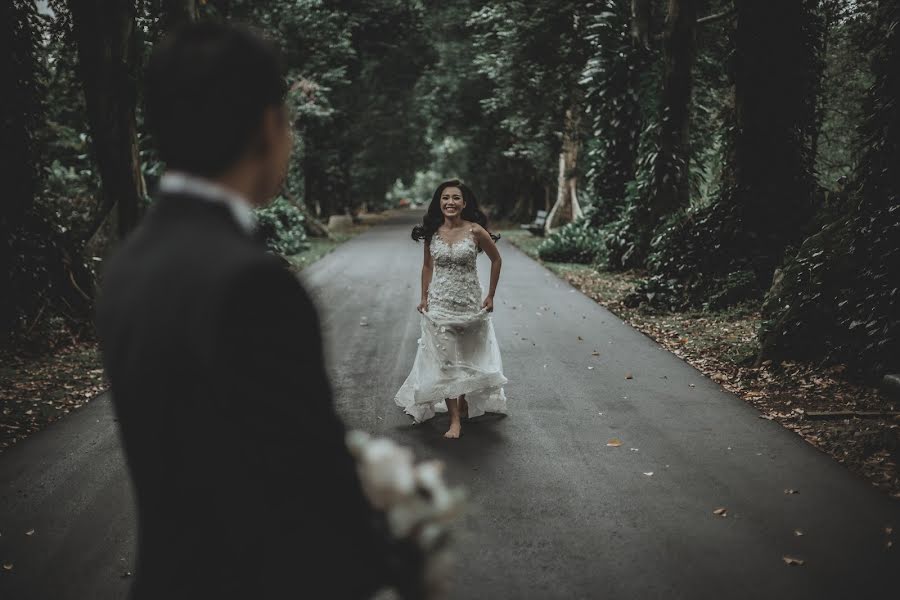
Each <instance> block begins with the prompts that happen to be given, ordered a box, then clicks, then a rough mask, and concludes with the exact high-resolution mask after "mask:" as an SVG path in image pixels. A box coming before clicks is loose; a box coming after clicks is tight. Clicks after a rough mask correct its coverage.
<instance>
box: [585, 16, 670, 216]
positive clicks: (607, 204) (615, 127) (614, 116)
mask: <svg viewBox="0 0 900 600" xmlns="http://www.w3.org/2000/svg"><path fill="white" fill-rule="evenodd" d="M630 4H631V3H630V2H629V0H603V1H602V2H598V3H597V5H596V11H595V12H597V13H598V14H596V15H595V16H593V17H592V21H591V22H590V24H589V25H588V28H587V37H588V43H589V45H590V58H589V59H588V61H587V65H586V66H585V69H584V72H583V74H582V81H581V84H582V87H583V88H584V90H585V101H586V105H587V106H589V107H590V112H589V113H588V115H587V116H588V118H589V121H590V132H591V136H590V137H589V139H588V141H587V143H586V148H585V153H584V154H585V160H584V163H585V168H584V171H585V179H586V180H587V183H588V186H589V188H590V192H591V194H592V195H593V196H594V198H595V201H594V203H595V206H596V208H597V210H596V211H595V212H594V213H593V216H592V221H593V225H594V226H602V225H605V224H607V223H609V222H611V221H613V220H614V219H616V218H618V217H619V216H620V212H621V210H622V208H624V206H625V204H626V193H627V187H628V184H629V182H631V181H633V180H634V179H635V169H636V166H637V158H638V141H639V139H640V134H641V131H642V129H643V126H644V122H645V118H644V117H645V115H644V111H643V109H642V102H641V100H642V98H644V99H645V100H644V103H643V104H650V103H649V102H648V101H647V100H646V99H647V98H650V97H652V94H651V93H648V90H647V89H645V88H646V87H649V86H648V82H649V81H648V80H651V79H653V78H652V73H651V74H650V75H651V77H648V76H647V73H646V72H647V71H648V69H647V67H648V62H649V61H648V57H649V52H647V50H646V49H645V48H643V47H637V48H636V47H635V44H634V40H633V38H632V35H636V36H637V39H638V40H640V39H641V35H642V34H641V33H640V31H635V32H632V33H630V32H629V30H628V24H629V22H630V21H631V17H630V15H631V8H630ZM638 10H640V7H638ZM634 27H635V29H636V30H637V29H638V27H637V25H634Z"/></svg>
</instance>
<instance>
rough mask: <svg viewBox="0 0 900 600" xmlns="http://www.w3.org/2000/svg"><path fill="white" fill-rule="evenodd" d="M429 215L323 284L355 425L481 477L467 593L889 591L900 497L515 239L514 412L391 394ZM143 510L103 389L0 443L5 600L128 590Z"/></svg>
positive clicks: (328, 327)
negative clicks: (29, 432) (6, 445)
mask: <svg viewBox="0 0 900 600" xmlns="http://www.w3.org/2000/svg"><path fill="white" fill-rule="evenodd" d="M420 217H421V214H420V213H416V212H410V213H408V214H406V213H404V214H400V215H397V216H395V217H393V218H392V219H391V220H390V221H388V222H386V223H385V224H383V225H380V226H377V227H374V228H372V229H371V230H370V231H368V232H366V233H364V234H362V235H360V236H358V237H356V238H354V239H352V240H350V241H349V242H347V243H345V244H344V245H342V246H341V247H340V248H338V249H337V250H336V251H335V252H334V253H332V254H331V255H329V256H327V257H325V258H324V259H322V260H321V261H320V262H318V263H316V264H315V265H313V266H312V267H310V268H309V269H307V270H306V271H305V272H304V279H305V280H306V282H307V284H308V286H309V288H310V289H311V290H312V292H313V294H314V296H315V297H316V299H317V302H318V304H319V306H320V310H321V316H322V323H323V327H324V329H325V333H326V340H327V344H328V355H329V357H330V365H331V370H332V373H333V382H334V389H335V398H336V403H337V408H338V411H339V412H340V414H341V415H342V416H343V417H344V419H345V420H346V422H347V424H348V426H349V427H353V428H360V429H364V430H367V431H370V432H373V433H376V434H382V435H387V436H390V437H392V438H394V439H396V440H397V441H399V442H401V443H404V444H408V445H411V446H413V447H414V448H415V449H416V451H417V452H418V454H419V455H420V456H422V457H439V458H442V459H444V460H445V461H446V463H447V465H448V475H449V477H450V479H451V480H453V481H454V482H458V483H461V484H463V485H464V486H465V487H466V488H467V490H468V493H469V501H468V510H467V512H466V514H465V515H464V517H463V518H462V519H461V521H460V523H459V526H458V527H457V529H458V535H457V538H456V542H457V543H456V551H457V563H458V577H457V579H456V583H455V586H454V588H453V597H454V598H614V597H619V598H691V599H694V598H767V597H768V598H791V599H797V598H817V599H821V598H881V597H885V596H883V595H881V594H879V593H878V592H879V590H883V589H887V588H886V586H887V583H888V582H889V581H891V582H893V583H894V585H895V586H896V575H894V573H896V572H897V569H898V567H900V558H898V557H900V555H898V551H897V549H894V550H893V551H888V550H885V541H886V540H887V539H888V538H887V536H886V534H885V531H884V530H885V527H888V526H893V527H894V528H897V527H900V503H897V502H894V501H891V500H890V499H889V498H887V497H886V496H884V495H883V494H880V493H878V492H877V491H875V490H874V489H872V488H871V486H869V485H868V484H866V483H865V482H864V481H862V480H861V479H858V478H857V477H855V476H853V475H852V474H850V473H849V472H847V471H846V470H845V469H844V468H843V467H841V466H840V465H838V464H837V463H835V462H834V461H833V460H832V459H831V458H829V457H828V456H826V455H824V454H822V453H820V452H819V451H818V450H816V449H814V448H813V447H811V446H809V445H808V444H806V443H805V442H803V440H802V439H801V438H800V437H798V436H797V435H795V434H793V433H791V432H789V431H787V430H785V429H783V428H782V427H781V426H780V425H778V424H777V423H773V422H771V421H767V420H763V419H760V418H758V413H757V412H756V411H755V410H754V409H753V408H751V407H749V406H748V405H746V404H745V403H743V402H742V401H741V400H739V399H737V398H735V397H734V396H732V395H731V394H728V393H726V392H725V391H723V390H722V389H721V388H719V386H718V385H716V384H715V383H713V382H712V381H710V380H709V379H707V378H705V377H703V376H702V375H701V374H700V373H699V372H697V371H696V370H694V369H693V368H692V367H690V366H689V365H687V364H685V363H684V362H683V361H681V360H680V359H679V358H677V357H675V356H674V355H672V354H670V353H668V352H666V351H665V350H663V349H662V348H660V347H659V346H658V345H657V344H655V343H654V342H653V341H652V340H650V339H649V338H647V337H645V336H644V335H642V334H640V333H638V332H636V331H635V330H633V329H631V328H630V327H628V326H627V325H625V324H623V323H622V322H621V320H620V319H618V318H616V317H615V316H614V315H612V314H611V313H609V312H608V311H606V310H604V309H603V308H601V307H600V306H598V305H597V304H595V303H594V302H593V301H592V300H590V299H589V298H587V297H586V296H584V295H582V294H581V293H579V292H577V291H575V290H574V289H573V288H572V287H571V286H569V285H568V284H567V283H565V282H563V281H561V280H559V279H557V278H556V277H555V276H554V275H552V274H551V273H550V272H548V271H547V270H546V269H544V268H543V267H541V266H540V265H538V264H537V263H535V262H533V261H532V260H530V259H529V258H527V257H526V256H525V255H524V254H522V253H521V252H519V251H518V250H516V249H514V248H512V247H511V246H510V245H509V244H506V243H503V242H502V241H501V244H500V249H501V252H502V253H503V259H504V264H503V274H502V276H501V281H500V286H499V288H498V293H497V299H496V306H497V310H496V313H495V318H494V321H495V326H496V330H497V336H498V340H499V343H500V346H501V350H502V352H503V359H504V367H505V368H504V371H505V374H506V376H507V377H508V378H509V380H510V383H509V385H508V387H507V396H508V398H509V408H510V415H509V416H507V417H499V416H494V415H489V416H486V417H484V418H482V419H480V420H478V421H477V422H472V423H464V429H463V431H464V433H463V438H462V439H461V440H459V441H450V440H445V439H444V438H443V437H442V434H443V431H444V430H445V429H446V417H445V416H438V417H437V418H436V419H435V420H433V421H431V422H428V423H426V424H424V425H421V426H413V425H411V424H410V422H409V420H408V418H407V417H406V416H405V415H404V414H403V413H402V411H401V410H400V409H399V408H397V407H395V406H394V404H393V402H392V398H393V394H394V392H395V391H396V389H397V388H398V387H399V386H400V384H401V383H402V382H403V380H404V378H405V377H406V375H407V372H408V370H409V368H410V366H411V365H412V360H413V356H414V354H415V348H416V339H417V337H418V318H419V317H418V314H417V313H416V312H415V305H416V303H417V300H418V296H419V289H418V285H419V284H418V279H419V269H420V266H421V254H422V251H421V246H417V245H415V244H413V243H412V241H410V238H409V229H410V227H411V226H412V224H413V222H414V220H415V219H416V218H420ZM479 263H480V273H481V277H482V281H486V277H487V270H488V261H487V260H486V259H485V258H480V259H479ZM361 323H365V325H362V324H361ZM593 351H597V352H599V356H593V355H592V352H593ZM628 373H630V374H632V376H633V377H632V378H631V379H626V374H628ZM613 438H618V439H619V440H621V442H622V445H621V446H619V447H611V446H608V445H607V443H608V442H609V441H610V440H611V439H613ZM651 473H652V474H651ZM786 488H792V489H795V490H799V493H798V494H791V495H788V494H785V493H784V490H785V489H786ZM719 507H724V508H726V509H727V516H725V517H719V516H716V515H714V514H713V510H714V509H716V508H719ZM133 517H134V509H133V507H132V503H131V495H130V491H129V483H128V481H127V473H126V471H125V469H124V467H123V464H122V459H121V453H120V450H119V447H118V440H117V436H116V432H115V423H114V420H113V416H112V413H111V410H110V404H109V401H108V400H106V399H100V400H98V401H95V402H94V403H92V404H91V405H89V406H88V407H86V408H84V409H82V410H80V411H78V412H77V413H75V414H74V415H72V416H70V417H68V418H67V419H66V420H64V421H62V422H60V423H58V424H56V425H54V426H51V427H50V428H48V429H47V430H45V431H43V432H41V433H39V434H37V435H35V436H33V437H32V438H30V439H28V440H26V441H25V442H23V443H21V444H19V445H18V446H17V447H14V448H12V449H10V450H8V451H7V452H6V453H4V454H3V455H0V535H2V537H0V561H2V562H5V563H11V564H12V565H13V568H12V570H11V571H3V572H0V598H2V599H3V600H7V599H11V600H12V599H16V600H18V599H30V598H41V599H43V598H52V599H54V600H55V599H66V598H73V599H75V598H78V599H81V598H121V597H123V596H124V594H125V591H126V589H127V584H128V578H127V577H125V578H123V577H122V575H123V573H125V572H127V571H129V570H130V568H131V565H132V564H133V558H134V551H133V546H134V541H135V540H134V535H135V532H134V526H133V523H134V519H133ZM31 529H34V533H33V535H30V536H29V535H26V532H27V531H29V530H31ZM795 530H800V531H802V532H803V534H804V535H802V536H797V535H796V534H795ZM785 555H789V556H795V557H798V558H801V559H803V560H804V561H805V564H804V565H803V566H793V567H791V566H787V565H786V564H785V563H784V561H783V559H782V557H783V556H785ZM236 568H240V567H239V566H236ZM302 589H303V587H302V582H300V581H298V594H299V593H301V591H302ZM894 590H896V587H895V588H894Z"/></svg>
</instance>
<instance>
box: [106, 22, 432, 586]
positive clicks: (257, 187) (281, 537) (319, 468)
mask: <svg viewBox="0 0 900 600" xmlns="http://www.w3.org/2000/svg"><path fill="white" fill-rule="evenodd" d="M145 94H146V118H147V123H148V125H149V128H150V129H151V133H152V136H153V141H154V142H155V144H156V147H157V148H158V150H159V153H160V157H161V158H162V160H163V161H164V162H165V163H166V165H167V167H168V172H167V174H166V175H165V176H164V177H163V178H162V180H161V181H160V185H159V195H158V198H156V200H155V202H154V203H153V206H152V208H151V209H150V211H149V213H148V214H147V216H146V217H145V219H144V220H143V222H142V224H141V225H140V227H139V228H138V229H137V231H135V233H134V234H133V235H132V236H131V238H130V239H129V240H128V241H127V242H126V243H125V244H124V245H123V246H122V248H121V249H120V250H119V252H118V255H117V256H116V257H115V258H114V259H113V260H112V262H111V264H110V265H109V267H108V268H107V270H106V273H105V277H104V282H103V283H104V286H103V287H104V289H103V293H102V294H101V300H100V303H99V308H98V319H97V320H98V331H99V334H100V338H101V342H102V348H103V356H104V361H105V364H106V369H107V372H108V374H109V378H110V381H111V388H112V396H113V402H114V404H115V409H116V413H117V415H118V418H119V423H120V426H121V433H122V438H123V442H124V447H125V454H126V456H127V459H128V465H129V467H130V470H131V475H132V478H133V481H134V488H135V491H136V498H137V511H138V558H137V566H136V569H135V570H136V577H135V581H134V585H133V588H132V597H133V598H135V599H137V600H143V599H166V600H175V599H182V598H184V599H188V598H190V599H199V598H217V599H224V598H241V599H249V598H254V599H256V598H300V597H304V598H363V597H368V596H369V595H371V593H372V592H373V591H374V590H376V589H377V588H378V587H380V585H381V584H382V583H384V584H390V583H395V582H396V579H395V578H394V573H397V572H399V571H404V570H407V571H408V570H412V569H414V565H411V564H410V561H411V560H414V559H410V560H404V559H402V558H400V556H401V554H399V553H398V552H397V551H396V548H389V547H388V543H387V542H386V537H383V536H382V535H381V533H380V532H381V531H382V529H381V523H382V521H381V520H380V515H377V514H375V513H373V511H372V509H371V508H370V507H369V504H368V503H367V501H366V500H365V498H364V496H363V493H362V490H361V488H360V483H359V481H358V479H357V476H356V471H355V465H354V463H353V461H352V459H351V457H350V456H349V454H348V452H347V450H346V448H345V446H344V430H343V428H342V425H341V423H340V421H339V420H338V418H337V416H336V414H335V412H334V408H333V406H332V401H331V394H330V390H329V384H328V381H327V379H326V374H325V367H324V364H323V357H322V340H321V337H320V332H319V323H318V320H317V316H316V312H315V309H314V307H313V304H312V303H311V301H310V299H309V297H308V296H307V294H306V293H305V292H304V290H303V288H302V287H301V285H300V283H299V282H298V280H297V278H296V276H295V275H294V274H292V273H291V272H289V271H288V270H287V269H286V268H285V267H284V266H283V264H282V263H281V262H280V261H279V260H277V259H276V258H275V257H273V256H272V255H270V254H267V253H266V251H265V249H264V248H263V247H262V246H260V245H259V244H258V243H257V242H255V241H254V239H253V236H252V232H253V227H254V218H253V212H252V210H251V209H252V208H253V207H255V206H262V205H264V204H266V203H267V202H268V201H269V200H270V199H271V198H272V197H273V196H274V195H275V194H276V193H278V191H279V189H280V187H281V184H282V181H283V179H284V176H285V172H286V168H287V164H288V158H289V155H290V150H291V133H290V124H289V117H288V115H287V112H286V109H285V105H284V99H285V84H284V79H283V76H282V70H281V67H280V63H279V59H278V57H277V55H276V54H275V52H274V51H273V50H272V49H271V48H270V47H269V45H268V44H266V43H264V42H263V41H261V40H260V39H259V38H257V37H255V36H254V35H253V34H251V33H249V32H247V31H245V30H242V29H236V28H232V27H226V26H223V25H216V24H209V23H207V24H199V25H192V26H188V27H187V28H184V29H181V30H179V31H177V32H176V33H175V34H174V35H173V36H172V37H170V38H168V39H167V40H165V41H163V42H162V43H161V44H160V45H159V46H158V47H157V49H156V50H155V51H154V53H153V56H152V58H151V60H150V64H149V66H148V72H147V81H146V90H145ZM413 554H414V553H408V554H406V555H405V556H413Z"/></svg>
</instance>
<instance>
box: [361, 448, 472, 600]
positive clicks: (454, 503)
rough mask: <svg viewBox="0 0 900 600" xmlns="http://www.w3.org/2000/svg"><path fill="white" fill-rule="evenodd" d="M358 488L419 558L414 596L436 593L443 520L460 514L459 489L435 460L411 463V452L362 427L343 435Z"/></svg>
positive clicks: (444, 568)
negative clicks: (449, 480) (366, 431)
mask: <svg viewBox="0 0 900 600" xmlns="http://www.w3.org/2000/svg"><path fill="white" fill-rule="evenodd" d="M347 446H348V447H349V449H350V453H351V454H352V455H353V457H354V458H355V459H356V467H357V471H358V472H359V478H360V481H361V483H362V487H363V491H364V492H365V494H366V497H367V498H368V500H369V502H371V503H372V505H373V506H374V507H375V508H376V509H378V510H379V511H381V512H382V513H383V514H384V515H385V518H386V521H387V527H388V534H389V535H390V536H391V537H392V538H393V539H394V540H397V541H403V542H407V543H412V544H413V545H414V546H415V547H416V548H417V549H418V550H419V552H420V554H421V556H422V559H423V561H422V565H421V567H422V569H421V573H413V574H411V575H412V576H413V577H414V578H416V579H417V581H416V582H415V585H412V586H410V587H411V588H413V589H418V590H419V592H417V593H416V595H421V597H424V598H429V599H434V598H440V597H442V596H443V595H444V594H445V592H446V589H447V586H448V583H449V578H450V567H451V561H450V554H449V551H448V540H449V524H450V522H451V521H452V520H453V519H454V518H455V517H456V516H457V515H458V514H459V513H460V510H461V508H462V503H463V496H464V494H463V492H462V490H461V489H460V488H450V487H448V486H447V483H446V481H444V475H443V468H444V465H443V463H441V462H440V461H437V460H432V461H424V462H420V463H415V460H414V457H413V453H412V450H410V449H409V448H404V447H402V446H399V445H398V444H396V443H394V442H393V441H391V440H389V439H387V438H373V437H372V436H370V435H369V434H367V433H365V432H362V431H351V432H350V433H348V434H347Z"/></svg>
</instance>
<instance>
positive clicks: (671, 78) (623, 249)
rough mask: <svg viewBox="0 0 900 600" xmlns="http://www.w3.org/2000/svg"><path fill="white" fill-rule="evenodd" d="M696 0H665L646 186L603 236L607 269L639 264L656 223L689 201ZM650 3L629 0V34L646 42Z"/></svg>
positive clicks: (650, 16) (636, 40) (646, 250)
mask: <svg viewBox="0 0 900 600" xmlns="http://www.w3.org/2000/svg"><path fill="white" fill-rule="evenodd" d="M698 6H699V0H668V3H667V13H666V20H665V24H664V26H663V31H662V52H661V54H660V60H659V63H660V64H659V68H660V71H661V73H660V75H661V80H660V89H659V94H658V98H659V108H658V111H657V115H656V118H655V119H654V121H653V122H652V123H651V124H650V125H649V127H650V128H651V131H652V132H653V136H654V137H653V141H652V149H651V150H649V151H648V152H647V158H646V159H645V161H644V162H645V166H646V167H649V174H648V175H649V177H648V178H647V179H648V181H647V183H646V185H643V186H641V189H640V194H639V196H638V197H637V198H636V200H635V202H634V205H633V206H630V207H629V210H628V211H627V212H626V213H625V215H624V216H623V220H622V223H621V224H620V229H621V231H620V232H617V233H616V234H615V235H612V236H610V238H609V239H608V240H607V247H608V251H609V264H610V266H611V267H613V268H620V267H636V266H643V264H644V262H645V260H646V257H647V254H648V252H649V250H650V242H651V240H652V239H653V236H654V234H655V232H656V231H657V228H658V227H659V226H660V224H661V223H662V222H663V221H664V220H665V219H666V218H667V217H669V216H670V215H672V214H674V213H675V212H676V211H677V210H679V209H682V208H685V207H687V205H688V203H689V201H690V171H689V167H690V155H691V148H690V116H691V91H692V85H693V68H694V62H695V59H696V31H697V12H698ZM651 28H652V11H651V5H650V3H649V2H647V1H646V0H635V1H633V2H632V37H633V39H634V41H635V43H637V44H639V45H641V46H642V47H645V48H646V47H647V45H648V44H649V40H650V38H651V35H650V33H651V32H650V29H651Z"/></svg>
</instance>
